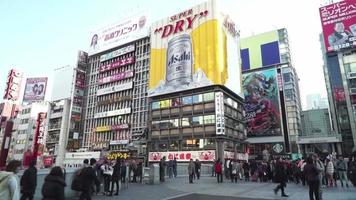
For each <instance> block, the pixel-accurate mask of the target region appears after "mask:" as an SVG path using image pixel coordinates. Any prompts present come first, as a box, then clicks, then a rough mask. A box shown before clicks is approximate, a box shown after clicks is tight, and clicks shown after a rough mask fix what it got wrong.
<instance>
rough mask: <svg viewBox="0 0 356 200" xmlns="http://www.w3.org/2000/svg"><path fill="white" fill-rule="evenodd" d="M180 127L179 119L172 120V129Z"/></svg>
mask: <svg viewBox="0 0 356 200" xmlns="http://www.w3.org/2000/svg"><path fill="white" fill-rule="evenodd" d="M178 127H179V119H171V128H178Z"/></svg>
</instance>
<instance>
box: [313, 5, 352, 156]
mask: <svg viewBox="0 0 356 200" xmlns="http://www.w3.org/2000/svg"><path fill="white" fill-rule="evenodd" d="M354 5H355V1H354V0H353V1H340V2H337V3H333V4H330V5H327V6H324V7H321V8H320V9H319V11H320V16H321V24H322V29H323V34H322V35H321V37H320V41H321V44H322V52H323V58H324V66H323V69H324V76H325V83H326V88H327V93H328V99H329V105H330V115H331V119H332V129H333V130H334V131H335V132H336V133H338V134H341V138H342V143H341V148H342V154H343V155H344V156H348V155H350V154H351V153H352V152H355V151H356V123H355V122H356V117H355V114H356V43H355V41H356V32H355V31H356V30H355V26H356V25H355V20H356V16H355V15H354V14H353V13H355V12H356V8H355V6H354ZM339 7H341V8H343V9H342V12H337V9H338V8H339ZM336 22H337V23H336ZM336 29H338V30H340V29H342V33H340V34H342V35H345V33H347V34H346V35H345V37H343V38H337V37H335V35H337V34H336V33H335V32H334V30H336ZM334 152H336V151H334ZM329 153H332V152H329ZM337 153H338V154H339V153H340V152H339V151H337Z"/></svg>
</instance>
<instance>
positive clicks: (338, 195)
mask: <svg viewBox="0 0 356 200" xmlns="http://www.w3.org/2000/svg"><path fill="white" fill-rule="evenodd" d="M275 185H276V184H274V183H259V182H258V183H256V182H243V181H241V182H238V183H236V184H235V183H231V182H230V181H229V180H228V181H226V180H224V183H222V184H218V183H217V181H216V179H215V178H213V177H202V178H201V179H200V180H195V182H194V184H189V183H188V177H178V178H176V179H166V182H165V183H162V184H158V185H146V184H134V183H132V184H129V187H128V188H125V189H123V190H121V191H120V195H119V196H113V197H103V196H96V197H94V199H97V200H99V199H105V200H106V199H120V200H141V199H144V200H190V199H192V200H238V199H241V200H245V199H246V200H252V199H293V200H306V199H309V196H308V187H307V186H302V185H301V184H299V185H296V184H294V183H290V184H287V188H286V193H287V194H288V195H289V197H288V198H286V197H284V198H282V197H280V193H279V194H278V195H275V194H274V193H273V191H272V189H273V188H274V187H275ZM323 199H324V200H327V199H332V200H334V199H335V200H336V199H337V200H346V199H349V200H351V199H353V200H355V199H356V188H355V187H350V188H346V187H344V188H342V187H341V186H339V187H337V188H323Z"/></svg>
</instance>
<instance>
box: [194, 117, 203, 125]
mask: <svg viewBox="0 0 356 200" xmlns="http://www.w3.org/2000/svg"><path fill="white" fill-rule="evenodd" d="M192 124H193V125H202V124H204V117H203V116H197V117H193V120H192Z"/></svg>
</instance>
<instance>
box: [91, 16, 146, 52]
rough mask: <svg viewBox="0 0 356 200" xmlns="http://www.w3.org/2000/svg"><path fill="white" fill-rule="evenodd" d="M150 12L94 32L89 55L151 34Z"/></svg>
mask: <svg viewBox="0 0 356 200" xmlns="http://www.w3.org/2000/svg"><path fill="white" fill-rule="evenodd" d="M148 28H149V21H148V12H142V13H140V14H137V15H134V16H132V17H130V18H127V19H126V20H123V21H120V22H119V23H115V24H112V25H110V26H107V27H105V28H102V29H100V30H97V31H95V32H94V33H93V34H92V37H91V41H90V46H89V51H88V54H89V56H91V55H94V54H97V53H100V52H103V51H106V50H109V49H112V48H114V47H118V46H120V45H123V44H126V43H129V42H132V41H135V40H138V39H140V38H143V37H146V36H148V34H149V31H148V30H149V29H148Z"/></svg>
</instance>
